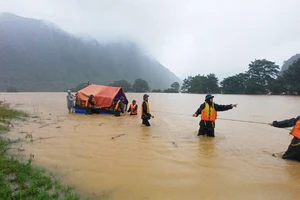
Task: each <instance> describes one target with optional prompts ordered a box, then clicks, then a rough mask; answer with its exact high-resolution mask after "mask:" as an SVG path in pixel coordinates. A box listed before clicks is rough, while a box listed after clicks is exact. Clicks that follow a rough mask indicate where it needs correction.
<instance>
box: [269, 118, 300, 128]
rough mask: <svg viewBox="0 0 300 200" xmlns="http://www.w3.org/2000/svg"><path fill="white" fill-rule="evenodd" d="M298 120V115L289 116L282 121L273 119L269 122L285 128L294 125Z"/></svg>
mask: <svg viewBox="0 0 300 200" xmlns="http://www.w3.org/2000/svg"><path fill="white" fill-rule="evenodd" d="M298 120H300V116H298V117H297V118H291V119H286V120H282V121H273V122H271V123H269V125H270V126H274V127H277V128H286V127H292V126H295V124H296V122H297V121H298Z"/></svg>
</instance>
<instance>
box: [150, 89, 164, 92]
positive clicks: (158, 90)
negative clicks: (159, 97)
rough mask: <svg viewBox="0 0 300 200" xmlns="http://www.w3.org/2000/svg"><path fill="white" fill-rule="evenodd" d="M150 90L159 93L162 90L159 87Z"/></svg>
mask: <svg viewBox="0 0 300 200" xmlns="http://www.w3.org/2000/svg"><path fill="white" fill-rule="evenodd" d="M152 92H157V93H160V92H162V91H161V89H153V90H152Z"/></svg>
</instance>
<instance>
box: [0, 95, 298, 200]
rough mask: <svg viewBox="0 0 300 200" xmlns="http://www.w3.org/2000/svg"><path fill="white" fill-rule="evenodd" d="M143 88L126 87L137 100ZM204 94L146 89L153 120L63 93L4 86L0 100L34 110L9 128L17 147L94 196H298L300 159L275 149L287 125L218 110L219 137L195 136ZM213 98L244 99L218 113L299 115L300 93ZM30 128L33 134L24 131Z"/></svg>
mask: <svg viewBox="0 0 300 200" xmlns="http://www.w3.org/2000/svg"><path fill="white" fill-rule="evenodd" d="M142 95H143V94H131V93H129V94H127V96H128V98H129V100H130V101H131V100H132V99H136V100H137V103H138V105H139V106H140V104H141V101H142ZM204 96H205V95H196V94H150V97H149V103H150V109H151V110H152V114H153V115H154V116H155V118H154V119H151V121H150V122H151V125H152V126H151V127H143V126H142V124H141V120H140V116H129V115H126V116H122V117H120V118H116V117H113V116H110V115H92V116H86V115H84V114H68V112H67V107H66V94H65V93H1V94H0V100H3V99H5V100H6V101H7V102H10V103H11V104H12V106H13V107H15V108H17V109H23V110H26V111H28V112H29V113H31V114H32V115H33V116H38V118H35V117H33V118H31V119H30V120H29V121H28V122H25V123H19V124H18V125H16V126H15V127H14V128H13V129H12V131H11V132H10V133H9V134H8V136H9V137H11V138H22V139H23V142H22V148H24V149H25V151H23V152H20V153H19V154H21V155H23V156H25V157H28V156H29V155H30V154H34V160H33V163H35V164H36V165H39V166H42V167H45V168H47V169H49V170H50V171H52V172H56V173H57V174H59V176H60V178H61V179H62V181H63V183H65V184H71V185H73V186H75V188H76V190H77V191H79V192H80V193H83V194H89V195H91V194H92V195H93V196H94V197H95V198H96V199H97V198H100V197H101V196H106V198H107V199H113V200H114V199H133V200H135V199H137V200H141V199H158V200H160V199H176V200H177V199H299V191H300V163H298V162H293V161H286V160H283V159H281V158H280V157H273V156H272V155H271V154H272V153H280V152H284V151H285V150H286V149H287V147H288V144H289V142H290V140H291V139H292V137H291V136H289V131H287V130H285V129H278V128H274V127H270V126H268V125H265V124H254V123H245V122H236V121H228V120H224V119H218V120H217V122H216V138H206V137H201V138H198V137H197V136H196V134H197V130H198V123H199V118H195V117H191V115H192V114H193V113H194V112H195V111H196V109H197V108H198V106H199V105H200V104H201V103H202V102H203V99H204ZM214 100H215V102H216V103H219V104H230V103H238V108H236V109H232V110H230V111H226V112H219V113H218V117H219V118H226V119H237V120H247V121H255V122H263V123H268V122H271V121H273V120H282V119H288V118H291V117H296V116H298V115H300V106H299V105H300V98H299V97H292V96H245V95H215V99H214ZM139 110H140V109H139ZM29 133H32V139H33V142H30V141H29V140H30V139H27V140H25V139H24V138H25V135H26V134H29ZM116 136H119V137H116ZM112 138H114V139H112ZM17 145H19V144H17Z"/></svg>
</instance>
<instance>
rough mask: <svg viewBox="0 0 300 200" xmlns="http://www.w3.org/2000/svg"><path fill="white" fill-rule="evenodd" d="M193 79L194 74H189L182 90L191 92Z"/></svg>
mask: <svg viewBox="0 0 300 200" xmlns="http://www.w3.org/2000/svg"><path fill="white" fill-rule="evenodd" d="M192 79H193V77H192V76H188V77H187V78H186V79H184V80H183V84H182V86H181V90H182V91H183V92H190V89H191V82H192Z"/></svg>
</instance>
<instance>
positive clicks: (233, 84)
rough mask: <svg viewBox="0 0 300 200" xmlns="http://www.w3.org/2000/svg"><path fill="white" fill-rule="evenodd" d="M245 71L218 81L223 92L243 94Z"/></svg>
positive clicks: (246, 77)
mask: <svg viewBox="0 0 300 200" xmlns="http://www.w3.org/2000/svg"><path fill="white" fill-rule="evenodd" d="M248 77H249V76H248V75H247V74H246V73H239V74H237V75H234V76H229V77H227V78H224V79H223V81H222V82H221V83H220V84H221V88H222V93H224V94H245V88H246V86H245V83H246V81H247V80H248Z"/></svg>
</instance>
